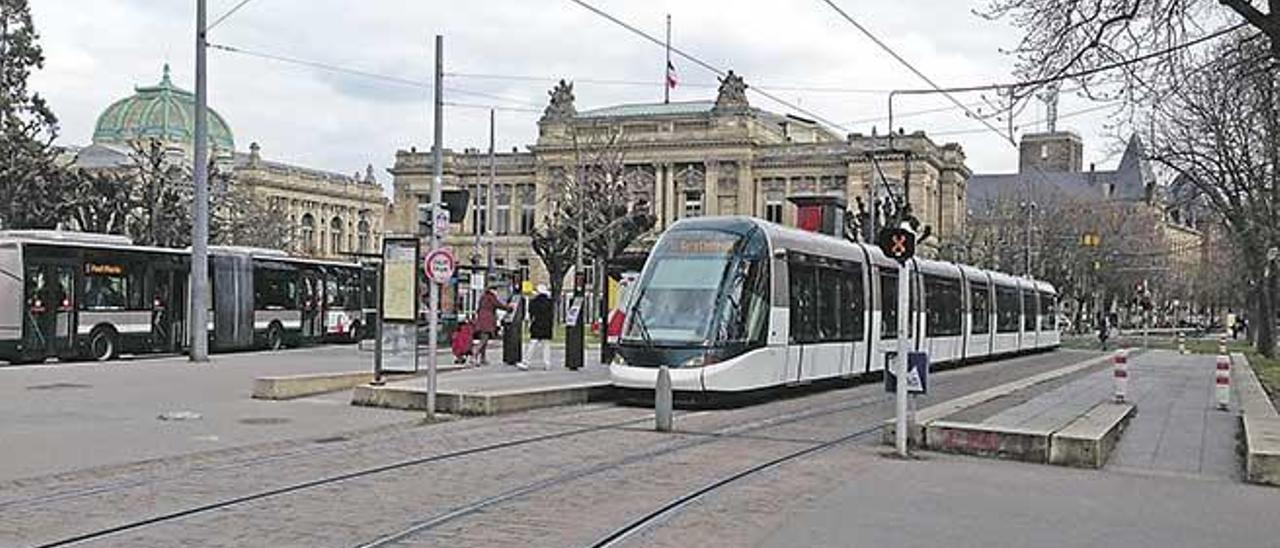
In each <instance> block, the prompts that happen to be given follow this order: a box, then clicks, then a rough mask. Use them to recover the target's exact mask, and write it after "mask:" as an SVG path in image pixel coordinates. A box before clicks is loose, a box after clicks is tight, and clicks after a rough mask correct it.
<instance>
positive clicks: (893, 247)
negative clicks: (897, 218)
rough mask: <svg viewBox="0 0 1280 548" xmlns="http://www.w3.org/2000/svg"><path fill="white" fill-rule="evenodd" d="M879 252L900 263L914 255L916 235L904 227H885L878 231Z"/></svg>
mask: <svg viewBox="0 0 1280 548" xmlns="http://www.w3.org/2000/svg"><path fill="white" fill-rule="evenodd" d="M879 244H880V251H881V252H883V253H884V255H885V256H886V257H889V258H890V259H893V260H895V261H898V262H900V263H904V262H907V260H909V259H911V258H912V257H914V256H915V255H916V233H915V232H912V231H911V229H909V228H905V227H885V228H884V229H882V230H881V231H880V237H879Z"/></svg>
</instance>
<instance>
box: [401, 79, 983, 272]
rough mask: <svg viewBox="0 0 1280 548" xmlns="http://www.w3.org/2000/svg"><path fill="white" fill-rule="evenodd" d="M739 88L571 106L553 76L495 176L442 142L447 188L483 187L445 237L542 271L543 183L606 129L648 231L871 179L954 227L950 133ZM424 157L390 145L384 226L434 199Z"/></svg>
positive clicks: (566, 87) (480, 160)
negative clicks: (523, 135)
mask: <svg viewBox="0 0 1280 548" xmlns="http://www.w3.org/2000/svg"><path fill="white" fill-rule="evenodd" d="M746 87H747V86H746V84H745V83H743V81H742V79H741V78H740V77H738V76H736V75H734V74H733V73H732V71H731V72H730V73H729V74H728V76H726V78H724V79H723V80H722V82H721V86H720V89H719V92H718V94H717V96H716V97H715V98H714V99H713V100H704V101H687V102H672V103H645V104H623V105H613V106H605V107H600V108H593V109H586V110H581V111H580V110H578V109H577V107H576V104H575V97H574V94H573V85H572V84H571V83H566V82H563V81H562V82H561V83H560V84H559V85H558V86H556V88H555V89H553V90H552V91H551V92H550V102H549V104H548V105H547V107H546V109H545V111H544V113H543V116H542V118H541V119H540V120H539V121H538V139H537V142H536V143H534V144H532V145H530V146H528V147H527V148H526V150H524V151H519V150H513V151H512V152H503V153H498V154H496V155H495V158H494V160H495V161H494V166H495V169H494V172H495V173H494V177H493V184H492V185H491V184H490V183H489V160H490V159H489V155H488V154H487V153H486V152H481V151H480V150H477V149H467V150H464V151H462V152H457V151H453V150H448V149H446V150H445V151H444V152H443V157H444V158H443V172H444V188H446V189H466V190H468V191H470V192H473V193H474V192H476V189H479V199H478V200H477V199H474V198H473V200H472V205H471V207H470V209H471V212H470V214H469V215H468V218H467V220H466V221H465V222H464V223H463V224H462V225H461V226H459V227H457V229H455V230H454V231H453V232H452V233H451V235H450V237H449V238H448V239H447V240H446V244H447V245H449V246H451V247H453V248H454V250H455V252H456V253H457V255H458V256H459V257H460V259H461V260H462V261H463V262H466V261H467V260H468V258H469V257H470V256H472V255H473V251H472V250H473V249H474V244H475V240H476V239H475V235H476V232H477V231H479V232H480V233H481V235H482V236H483V238H482V240H483V241H484V245H486V246H487V245H488V242H492V243H493V247H494V254H495V263H497V264H499V265H504V266H508V267H519V268H522V269H526V268H527V269H528V270H529V271H530V273H531V274H532V277H533V279H534V280H537V281H546V275H545V272H544V271H543V269H542V265H541V264H540V263H541V262H540V261H539V260H538V258H537V256H536V255H535V254H534V252H533V249H532V248H531V246H530V239H529V233H530V231H531V230H532V228H533V227H534V226H540V223H541V219H542V218H543V215H545V214H546V211H547V204H548V203H549V202H550V201H551V200H553V199H554V198H555V197H554V196H552V194H553V192H554V188H556V185H553V184H551V181H552V180H553V179H554V177H558V176H562V175H563V174H564V173H567V172H571V171H572V169H573V166H574V165H575V156H576V155H577V154H578V153H580V152H581V147H582V146H583V145H582V143H583V142H584V140H589V139H590V137H591V136H592V135H603V134H614V135H617V136H618V137H617V140H616V141H615V142H616V143H617V144H616V146H617V147H618V148H619V149H620V150H621V156H622V158H623V159H624V160H623V161H624V162H625V167H626V170H627V171H628V172H629V173H632V174H635V175H636V176H637V177H638V178H639V179H640V180H641V181H643V183H642V184H641V185H640V186H641V188H640V189H639V190H638V192H639V193H640V194H642V195H643V196H642V198H643V200H642V201H643V202H644V203H647V204H649V207H650V208H651V210H652V213H653V214H654V215H655V216H656V218H657V225H656V226H655V227H654V231H653V232H654V233H655V234H656V233H658V232H660V231H661V230H662V229H664V228H665V227H667V226H669V225H670V224H671V223H673V222H675V221H677V220H679V219H681V218H685V217H693V216H700V215H752V216H756V217H762V218H766V219H769V220H771V221H774V222H778V223H783V224H791V225H793V224H794V223H795V222H796V218H795V217H796V213H795V210H796V208H795V206H794V205H792V204H791V203H790V202H789V201H788V197H791V196H795V195H805V194H807V195H812V194H828V195H834V196H840V197H842V198H844V199H845V201H846V203H847V204H848V205H849V207H850V208H851V209H853V208H855V207H856V205H855V204H857V203H858V202H859V201H860V200H861V201H863V202H866V201H867V197H868V196H869V194H870V185H871V184H872V182H876V183H877V184H880V185H882V186H881V187H880V189H881V190H880V195H881V196H884V193H885V187H888V188H889V189H891V191H892V192H894V193H895V195H899V196H900V195H901V194H902V193H903V192H906V193H907V194H908V195H909V201H910V203H911V206H912V208H913V211H914V212H915V213H916V215H917V216H918V217H919V218H920V219H921V221H922V222H923V223H924V224H928V225H932V226H933V230H934V232H935V233H939V234H941V235H943V236H946V235H948V234H951V233H954V232H955V231H958V230H961V229H962V228H963V224H964V219H965V216H964V212H965V210H966V206H965V204H964V197H965V194H966V192H965V185H966V181H967V179H968V177H969V175H970V170H969V168H968V167H966V165H965V155H964V151H963V150H962V149H961V148H960V146H959V145H957V144H954V143H948V144H942V145H940V144H937V143H935V142H934V141H933V140H931V139H930V138H929V137H928V136H927V135H926V134H925V133H924V132H920V131H917V132H913V133H904V132H901V130H900V131H899V133H897V134H895V135H893V136H892V137H891V138H890V136H888V135H870V136H868V135H862V134H857V133H854V134H850V135H846V136H841V135H838V134H836V133H834V132H833V131H832V130H830V129H828V128H826V127H824V126H822V125H820V124H818V123H817V122H815V121H812V120H808V119H805V118H801V117H797V116H793V115H789V114H780V113H776V112H770V111H767V110H764V109H761V108H757V107H754V106H752V105H751V104H750V103H749V102H748V100H747V96H746ZM891 140H892V142H890V141H891ZM877 164H878V166H879V170H878V171H879V173H883V177H881V176H880V175H878V174H877V169H876V165H877ZM432 167H433V166H432V157H431V155H430V153H429V152H425V151H419V150H417V149H416V148H415V149H411V150H407V151H406V150H400V151H397V153H396V163H395V166H394V168H392V170H391V173H392V175H393V185H394V194H395V196H394V198H395V204H396V205H395V208H394V212H393V214H392V215H391V217H390V218H389V222H388V224H389V226H390V227H392V229H393V230H394V231H396V232H412V231H413V230H414V228H415V225H416V223H417V220H418V211H417V210H418V206H420V205H423V204H429V203H430V191H431V187H430V185H431V178H432ZM881 181H883V182H881ZM651 242H652V238H646V239H642V240H641V244H639V245H640V246H643V245H646V244H648V243H651Z"/></svg>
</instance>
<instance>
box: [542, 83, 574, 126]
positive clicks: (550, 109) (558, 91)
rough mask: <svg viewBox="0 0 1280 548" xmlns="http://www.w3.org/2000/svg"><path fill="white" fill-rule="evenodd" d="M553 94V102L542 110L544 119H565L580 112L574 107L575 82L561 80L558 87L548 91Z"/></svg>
mask: <svg viewBox="0 0 1280 548" xmlns="http://www.w3.org/2000/svg"><path fill="white" fill-rule="evenodd" d="M547 95H550V96H551V103H550V104H548V105H547V108H546V110H544V111H542V120H543V121H549V120H564V119H567V118H572V117H574V115H576V114H577V113H578V111H577V109H575V108H574V107H573V82H566V81H564V80H563V79H562V80H560V83H559V84H556V87H554V88H552V89H551V91H549V92H547Z"/></svg>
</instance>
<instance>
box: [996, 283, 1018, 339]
mask: <svg viewBox="0 0 1280 548" xmlns="http://www.w3.org/2000/svg"><path fill="white" fill-rule="evenodd" d="M1019 304H1020V303H1019V302H1018V290H1017V289H1014V288H1012V287H1005V286H1002V285H997V286H996V332H997V333H1017V332H1018V321H1019V319H1020V318H1021V316H1022V307H1021V306H1019Z"/></svg>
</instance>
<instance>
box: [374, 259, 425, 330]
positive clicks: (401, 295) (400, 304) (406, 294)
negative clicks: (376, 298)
mask: <svg viewBox="0 0 1280 548" xmlns="http://www.w3.org/2000/svg"><path fill="white" fill-rule="evenodd" d="M382 258H383V261H382V265H383V266H382V272H383V279H382V318H383V319H385V320H392V321H405V322H412V321H417V319H418V318H417V317H416V314H417V310H418V307H417V304H418V283H417V282H418V278H417V277H418V258H417V246H416V243H415V242H414V241H412V240H408V241H388V242H385V247H384V249H383V252H382Z"/></svg>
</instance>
